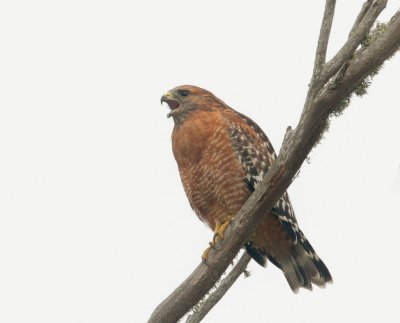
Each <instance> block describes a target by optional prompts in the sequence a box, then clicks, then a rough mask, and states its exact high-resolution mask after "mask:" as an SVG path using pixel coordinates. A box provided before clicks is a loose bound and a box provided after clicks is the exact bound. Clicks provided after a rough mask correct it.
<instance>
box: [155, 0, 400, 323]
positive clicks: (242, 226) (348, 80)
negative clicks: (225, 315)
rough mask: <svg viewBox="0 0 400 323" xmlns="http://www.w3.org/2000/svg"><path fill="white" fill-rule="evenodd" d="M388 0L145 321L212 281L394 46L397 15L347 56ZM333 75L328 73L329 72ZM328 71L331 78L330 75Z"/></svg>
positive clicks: (170, 316) (167, 317)
mask: <svg viewBox="0 0 400 323" xmlns="http://www.w3.org/2000/svg"><path fill="white" fill-rule="evenodd" d="M385 5H386V1H379V0H377V1H373V2H372V3H371V5H370V7H369V8H368V10H367V12H366V13H365V15H364V17H363V18H362V19H361V21H360V22H359V24H358V26H357V27H355V30H354V34H353V35H352V37H351V39H349V41H348V42H347V43H346V44H345V45H344V46H343V48H342V49H341V50H340V51H339V52H338V53H337V54H336V55H335V56H334V58H333V59H331V61H330V62H328V63H327V64H326V65H325V68H324V70H323V74H324V77H323V78H322V79H323V80H325V81H324V82H322V80H321V78H320V80H319V81H318V82H322V83H320V84H319V85H318V86H319V87H320V88H321V90H319V91H317V92H314V94H313V97H312V99H311V100H309V101H308V103H307V104H306V105H305V107H304V109H303V112H302V115H301V117H300V121H299V124H298V125H297V127H296V128H295V129H294V130H292V131H291V132H289V135H288V136H285V142H284V144H283V146H282V148H281V150H280V153H279V155H278V157H277V159H276V160H275V162H274V163H273V165H272V167H271V168H270V169H269V171H268V173H267V174H266V176H265V177H264V179H263V181H262V183H261V184H260V185H259V187H258V188H257V189H256V191H255V192H254V193H253V194H252V195H251V196H250V198H249V199H248V200H247V201H246V203H245V204H244V205H243V206H242V208H241V209H240V211H239V213H238V214H237V215H236V216H235V218H234V220H233V221H232V223H231V224H230V226H229V227H228V229H227V230H226V232H225V238H224V240H222V241H221V242H220V243H218V245H217V246H216V248H217V249H218V251H217V252H216V251H214V250H212V251H211V252H210V254H209V258H208V260H207V264H206V263H201V264H200V265H199V266H198V267H197V268H196V269H195V271H194V272H193V273H192V274H190V275H189V277H188V278H186V280H185V281H184V282H183V283H182V284H181V285H180V286H179V287H178V288H177V289H176V290H175V291H173V292H172V293H171V294H170V295H169V296H168V297H167V298H166V299H165V300H164V301H163V302H162V303H161V304H160V305H159V306H158V307H157V308H156V309H155V310H154V312H153V314H152V316H151V317H150V320H149V322H177V321H178V320H179V319H180V318H181V317H182V316H183V315H185V314H186V313H187V312H188V311H189V310H190V308H192V307H193V306H194V305H195V304H196V303H197V302H198V301H199V300H200V299H202V298H203V297H204V295H205V294H206V293H207V292H208V291H209V290H210V288H211V287H213V286H214V285H215V283H216V282H217V281H218V279H219V278H220V276H221V275H222V274H223V273H224V271H225V270H226V269H227V267H228V266H229V264H230V262H231V261H232V259H233V258H234V257H235V255H236V254H237V253H238V252H239V250H240V248H241V247H242V246H243V245H244V243H245V242H246V241H247V240H248V238H249V237H250V236H251V234H252V233H253V231H254V228H256V227H257V226H258V225H259V223H260V222H261V221H262V219H263V218H264V216H265V210H269V209H271V208H272V207H273V206H274V205H275V203H276V201H277V200H278V199H279V198H280V197H281V196H282V194H283V193H284V192H285V191H286V190H287V188H288V186H289V185H290V184H291V181H292V178H293V177H294V176H295V175H296V173H297V171H298V170H299V168H300V166H301V165H302V163H303V162H304V160H305V159H306V157H307V155H308V154H309V152H310V151H311V149H312V148H313V146H314V145H315V143H316V142H317V141H318V139H319V138H320V136H321V134H322V133H323V131H324V128H325V125H326V122H327V119H328V118H329V115H330V113H332V112H333V111H334V110H335V107H336V106H337V105H338V104H339V103H340V102H341V100H343V99H344V98H345V97H346V95H348V94H349V93H350V92H351V91H352V89H353V88H354V86H356V85H357V84H359V83H360V82H361V81H362V80H363V79H364V78H365V77H366V76H367V75H369V74H370V73H371V72H372V71H373V70H374V69H376V68H377V67H378V66H380V65H382V64H383V62H384V61H385V60H386V59H388V58H389V57H390V56H392V55H393V53H395V51H397V50H398V48H399V45H400V13H399V12H398V13H396V15H395V16H393V18H392V19H391V21H390V22H389V23H388V24H387V29H386V31H385V33H384V34H383V35H382V36H381V37H379V38H378V39H376V40H375V41H374V42H373V43H372V44H371V45H369V46H368V47H367V48H366V49H365V50H364V51H362V52H360V53H359V55H355V57H354V59H352V60H350V61H349V60H348V59H349V58H350V57H351V56H352V55H353V54H354V51H355V50H356V49H357V47H358V46H359V44H360V42H361V41H362V40H363V39H364V38H365V36H366V33H368V31H369V30H370V28H371V26H372V25H373V23H374V21H375V19H376V17H377V16H378V15H379V13H380V12H381V11H382V10H383V8H384V7H385ZM344 63H348V67H347V69H346V71H345V72H344V75H343V77H342V79H341V82H340V84H338V86H337V87H335V88H332V87H329V84H326V83H327V81H328V80H329V78H330V77H331V76H332V75H334V74H335V73H336V72H337V71H338V70H339V69H340V68H341V67H342V65H343V64H344ZM331 74H332V75H331ZM329 75H331V76H329Z"/></svg>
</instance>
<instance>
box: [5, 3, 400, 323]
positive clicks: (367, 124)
mask: <svg viewBox="0 0 400 323" xmlns="http://www.w3.org/2000/svg"><path fill="white" fill-rule="evenodd" d="M361 4H362V1H338V4H337V13H336V17H335V20H334V27H333V30H332V41H331V45H330V47H329V53H330V55H331V54H332V53H334V51H336V50H337V49H338V47H339V46H340V45H341V44H342V43H343V41H344V40H345V39H346V37H347V34H348V31H349V28H350V27H351V25H352V23H353V20H354V19H355V17H356V15H357V13H358V9H359V8H360V7H361ZM323 5H324V1H297V2H295V1H292V2H290V3H289V2H284V1H281V2H279V1H273V2H268V3H267V2H266V1H261V0H259V1H248V2H246V3H244V2H243V1H227V0H225V1H211V0H205V1H201V2H194V1H183V0H180V1H178V0H170V1H160V0H159V1H146V2H145V1H141V2H139V1H88V0H84V1H82V0H81V1H63V2H61V1H17V0H16V1H2V2H1V4H0V47H1V49H0V321H1V322H6V323H8V322H10V323H11V322H13V323H14V322H41V323H42V322H49V323H50V322H51V323H52V322H59V323H62V322H96V323H101V322H144V321H146V320H147V319H148V318H149V316H150V314H151V312H152V310H153V309H154V307H155V306H156V305H157V304H159V302H160V301H161V300H163V299H164V297H166V296H167V295H168V294H169V293H170V292H171V291H172V290H173V289H174V288H175V287H176V286H177V285H178V284H179V283H180V282H181V281H182V280H183V279H184V278H186V276H187V275H188V274H189V273H190V272H191V271H192V270H193V269H194V268H195V267H196V266H197V264H198V263H199V261H200V254H201V252H202V251H203V250H204V248H205V247H206V246H207V243H208V241H209V240H210V238H211V232H210V231H209V230H208V229H207V228H206V227H205V226H204V225H203V224H201V222H200V221H199V220H198V219H197V217H196V216H195V215H194V213H193V211H192V210H191V209H190V206H189V203H188V202H187V199H186V196H185V195H184V192H183V189H182V187H181V183H180V179H179V175H178V171H177V167H176V164H175V161H174V159H173V156H172V151H171V143H170V134H171V131H172V126H173V125H172V120H169V119H167V118H166V115H167V109H166V107H165V106H160V97H161V95H162V94H163V93H164V92H166V91H167V90H169V89H170V88H172V87H174V86H176V85H179V84H194V85H198V86H202V87H204V88H207V89H209V90H211V91H212V92H214V93H215V94H216V95H217V96H219V97H220V98H221V99H223V100H224V101H225V102H226V103H228V104H229V105H231V106H232V107H234V108H235V109H237V110H239V111H241V112H242V113H244V114H246V115H248V116H250V117H252V118H253V119H254V120H256V121H257V122H258V124H259V125H260V126H261V127H262V128H263V129H264V130H265V132H266V133H267V134H268V136H269V137H270V139H271V141H272V142H273V143H274V145H275V147H276V149H278V148H279V147H280V144H281V141H282V138H283V135H284V132H285V129H286V127H287V126H288V125H292V126H295V125H296V123H297V120H298V118H299V114H300V111H301V108H302V105H303V102H304V98H305V93H306V89H307V83H308V81H309V78H310V73H311V69H312V63H313V59H314V52H315V45H316V40H317V35H318V31H319V27H320V21H321V17H322V10H323ZM399 6H400V1H394V0H393V1H390V4H389V6H388V8H387V9H386V11H385V13H384V14H383V15H382V17H381V20H382V21H385V20H387V18H388V17H390V16H391V14H393V13H394V12H395V10H396V8H398V7H399ZM399 70H400V55H398V56H397V57H395V58H393V59H392V60H391V61H390V62H388V63H387V64H386V66H385V67H384V69H383V70H382V72H381V73H380V74H379V75H378V76H377V77H376V79H375V80H374V83H373V85H372V86H371V88H370V90H369V95H367V96H365V97H364V98H362V99H358V98H356V99H354V100H353V102H352V104H351V106H350V108H349V109H348V110H347V111H346V113H345V114H344V115H343V116H342V117H340V118H338V119H335V120H333V122H332V126H331V130H330V132H329V133H328V134H327V135H326V138H325V140H324V141H323V142H322V144H321V145H319V146H318V147H317V148H316V149H315V150H314V151H313V153H312V154H311V156H310V157H311V164H310V165H308V164H306V165H304V166H303V168H302V171H301V175H300V177H299V178H298V179H297V180H296V181H295V182H294V183H293V185H292V186H291V187H290V190H289V191H290V195H291V199H292V202H293V205H294V209H295V211H296V215H297V218H298V220H299V223H300V226H301V227H302V229H303V231H304V232H305V233H306V235H307V237H308V238H309V240H310V241H311V243H312V244H313V246H314V247H315V249H316V251H317V252H318V253H319V255H320V256H321V257H322V258H323V260H324V261H325V263H326V264H327V266H328V267H329V269H330V271H331V273H332V275H333V278H334V284H333V285H330V286H328V287H327V288H325V289H318V288H316V289H315V290H314V291H313V292H312V293H310V292H308V291H301V292H300V293H299V294H298V295H293V294H292V292H291V290H290V288H289V286H288V285H287V282H286V280H285V278H284V276H283V275H282V274H281V272H280V271H279V270H277V269H276V268H275V267H274V266H273V265H269V266H268V268H267V269H266V270H265V269H263V268H261V267H259V266H257V265H256V264H255V263H252V264H251V265H250V267H249V269H250V270H251V271H252V276H251V278H249V279H243V278H240V279H239V281H238V282H237V284H236V285H235V286H234V287H233V288H232V289H231V290H230V291H229V292H228V294H227V296H226V297H225V298H224V299H223V300H222V301H221V303H220V304H219V305H218V306H217V307H216V308H215V309H214V310H213V311H212V312H211V313H210V314H209V315H208V316H207V318H206V319H205V320H204V321H205V322H245V321H246V322H277V321H279V322H307V323H308V322H335V323H336V322H343V321H357V322H376V321H378V320H379V321H382V322H383V321H385V322H391V321H394V320H395V318H396V317H397V316H398V311H397V307H398V295H397V292H398V290H399V289H400V282H399V280H398V278H397V275H398V273H399V272H400V260H399V257H398V253H399V252H398V245H399V243H398V235H399V234H398V229H399V226H400V220H399V217H400V206H399V201H400V148H399V147H400V146H399V140H400V129H399V120H400V110H399V97H398V91H399V85H398V84H399V80H398V77H399Z"/></svg>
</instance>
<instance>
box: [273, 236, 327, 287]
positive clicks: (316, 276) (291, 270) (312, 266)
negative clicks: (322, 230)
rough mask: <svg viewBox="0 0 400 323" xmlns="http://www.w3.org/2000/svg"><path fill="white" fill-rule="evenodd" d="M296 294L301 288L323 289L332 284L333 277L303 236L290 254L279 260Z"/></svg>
mask: <svg viewBox="0 0 400 323" xmlns="http://www.w3.org/2000/svg"><path fill="white" fill-rule="evenodd" d="M277 261H278V262H279V264H280V266H281V269H282V271H283V273H284V275H285V277H286V280H287V281H288V283H289V285H290V288H291V289H292V291H293V292H294V293H297V292H298V291H299V288H300V287H304V288H307V289H309V290H312V284H315V285H317V286H320V287H323V286H324V285H325V284H326V283H331V282H332V276H331V274H330V272H329V270H328V268H327V267H326V265H325V264H324V262H323V261H322V260H321V259H320V258H319V257H318V255H317V254H316V252H315V251H314V249H313V247H312V246H311V244H310V243H309V242H308V240H307V239H306V238H305V237H304V236H302V237H301V238H300V239H299V240H297V243H296V244H295V245H293V248H292V250H291V252H290V253H286V254H285V255H282V256H281V257H279V259H277Z"/></svg>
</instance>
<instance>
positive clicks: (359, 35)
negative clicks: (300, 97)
mask: <svg viewBox="0 0 400 323" xmlns="http://www.w3.org/2000/svg"><path fill="white" fill-rule="evenodd" d="M367 2H369V1H367ZM386 4H387V0H374V1H373V2H372V4H371V5H369V6H368V5H364V6H363V8H362V9H361V12H362V13H363V12H364V11H365V10H366V12H365V14H359V15H358V17H357V18H356V22H355V24H354V26H353V28H354V29H352V31H351V35H350V37H349V39H348V40H347V42H346V43H345V44H344V45H343V47H342V48H341V49H340V50H339V51H338V52H337V54H336V55H335V56H334V57H333V58H332V59H331V60H330V61H329V62H327V63H326V66H325V68H324V69H323V71H322V73H321V78H320V81H321V84H320V88H322V87H323V86H324V85H325V84H326V82H328V80H329V79H330V78H331V77H332V76H333V75H335V74H336V73H337V72H338V71H339V69H340V68H341V67H342V66H343V64H344V63H346V61H348V60H349V59H350V58H351V57H352V56H353V54H354V52H355V51H356V49H357V47H358V46H359V45H360V43H361V42H362V41H363V39H364V38H365V37H366V36H367V34H368V32H369V31H370V30H371V28H372V26H373V25H374V23H375V21H376V18H378V16H379V14H380V13H381V12H382V10H383V9H385V7H386ZM365 7H367V8H365ZM360 16H362V18H360Z"/></svg>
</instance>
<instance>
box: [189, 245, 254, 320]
mask: <svg viewBox="0 0 400 323" xmlns="http://www.w3.org/2000/svg"><path fill="white" fill-rule="evenodd" d="M250 260H251V257H250V256H249V255H248V253H247V252H246V251H245V252H244V253H243V255H242V256H241V257H240V259H239V261H238V262H237V263H236V265H235V266H234V267H233V268H232V270H231V271H230V272H229V274H228V275H227V276H226V277H225V278H224V279H223V280H222V282H221V283H220V284H219V285H218V287H217V289H216V290H215V291H214V292H213V293H212V294H211V295H210V296H209V297H208V298H207V299H206V300H205V301H204V303H202V304H201V306H200V308H199V309H197V310H196V311H195V312H194V313H193V314H192V315H191V316H189V318H188V319H187V320H186V323H198V322H200V321H201V320H202V319H203V318H204V316H206V315H207V313H208V312H209V311H210V310H211V309H212V308H213V307H214V306H215V305H216V304H217V303H218V302H219V301H220V299H221V298H222V297H224V295H225V294H226V292H227V291H228V290H229V288H231V287H232V285H233V283H234V282H235V281H236V280H237V279H238V278H239V276H240V275H241V274H242V273H243V272H244V271H245V269H246V267H247V265H248V264H249V262H250Z"/></svg>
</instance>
